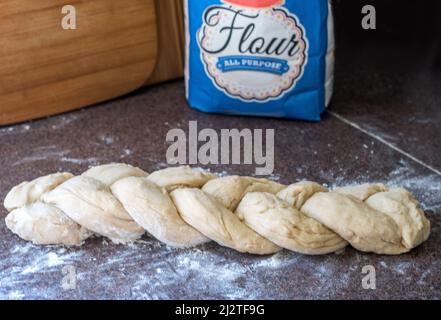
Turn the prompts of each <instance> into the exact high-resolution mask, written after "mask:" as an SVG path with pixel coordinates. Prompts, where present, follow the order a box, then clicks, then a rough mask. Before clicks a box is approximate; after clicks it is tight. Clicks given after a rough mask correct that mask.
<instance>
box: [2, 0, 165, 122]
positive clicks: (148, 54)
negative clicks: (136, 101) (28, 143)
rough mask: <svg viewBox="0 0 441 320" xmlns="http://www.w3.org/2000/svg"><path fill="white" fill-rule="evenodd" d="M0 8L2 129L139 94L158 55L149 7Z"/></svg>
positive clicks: (101, 3)
mask: <svg viewBox="0 0 441 320" xmlns="http://www.w3.org/2000/svg"><path fill="white" fill-rule="evenodd" d="M65 4H66V2H65V1H63V0H39V1H33V0H4V1H1V2H0V42H1V48H0V125H4V124H10V123H15V122H20V121H24V120H27V119H32V118H39V117H43V116H47V115H51V114H56V113H61V112H64V111H68V110H72V109H75V108H79V107H82V106H87V105H91V104H94V103H97V102H101V101H104V100H108V99H111V98H114V97H117V96H120V95H123V94H125V93H128V92H130V91H132V90H134V89H136V88H138V87H140V86H142V85H143V84H144V83H145V82H146V81H147V79H148V78H149V76H150V75H151V73H152V72H153V69H154V67H155V63H156V55H157V35H156V16H155V7H154V0H127V1H119V0H93V1H81V0H74V1H70V2H69V4H70V5H73V6H74V7H75V8H76V11H77V29H76V30H64V29H63V28H62V26H61V21H62V18H63V14H62V12H61V10H62V7H63V6H64V5H65Z"/></svg>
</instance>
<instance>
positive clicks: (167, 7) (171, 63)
mask: <svg viewBox="0 0 441 320" xmlns="http://www.w3.org/2000/svg"><path fill="white" fill-rule="evenodd" d="M155 3H156V17H157V21H158V60H157V62H156V67H155V70H154V71H153V74H152V76H151V77H150V78H149V79H148V81H147V85H150V84H156V83H159V82H163V81H167V80H172V79H177V78H181V77H183V75H184V61H185V60H184V59H185V50H184V48H185V32H184V2H183V1H182V0H156V2H155Z"/></svg>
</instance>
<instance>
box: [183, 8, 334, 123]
mask: <svg viewBox="0 0 441 320" xmlns="http://www.w3.org/2000/svg"><path fill="white" fill-rule="evenodd" d="M185 4H186V32H187V37H186V39H187V63H186V83H187V100H188V102H189V104H190V106H191V107H193V108H196V109H198V110H201V111H204V112H212V113H227V114H236V115H253V116H267V117H279V118H290V119H303V120H312V121H318V120H320V114H321V113H322V112H323V111H324V110H325V108H326V107H327V105H328V104H329V101H330V99H331V96H332V89H333V82H334V76H333V74H334V30H333V29H334V28H333V17H332V12H331V5H330V0H222V1H220V0H185Z"/></svg>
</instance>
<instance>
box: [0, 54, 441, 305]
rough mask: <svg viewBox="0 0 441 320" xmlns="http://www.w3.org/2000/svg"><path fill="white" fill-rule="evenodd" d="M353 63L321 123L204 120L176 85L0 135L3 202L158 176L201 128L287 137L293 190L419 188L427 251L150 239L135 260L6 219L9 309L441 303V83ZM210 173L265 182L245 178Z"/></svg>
mask: <svg viewBox="0 0 441 320" xmlns="http://www.w3.org/2000/svg"><path fill="white" fill-rule="evenodd" d="M363 52H364V53H363V54H366V55H369V52H367V51H363ZM360 54H361V53H360ZM341 59H344V62H345V63H344V65H345V66H344V68H340V69H339V68H337V85H336V95H335V98H334V100H333V103H332V106H331V108H330V112H329V113H325V114H324V116H323V121H322V122H320V123H306V122H296V121H287V120H276V119H258V118H244V117H242V118H241V117H229V116H222V115H209V114H203V113H199V112H197V111H194V110H191V109H189V108H188V107H187V106H186V102H185V98H184V84H183V82H182V81H176V82H172V83H168V84H163V85H160V86H157V87H153V88H146V89H142V90H139V91H138V92H136V93H133V94H131V95H129V96H127V97H122V98H120V99H117V100H114V101H111V102H108V103H104V104H101V105H98V106H94V107H90V108H87V109H83V110H79V111H75V112H71V113H67V114H64V115H60V116H55V117H51V118H47V119H42V120H38V121H33V122H29V123H23V124H19V125H16V126H11V127H3V128H0V154H1V158H0V177H1V178H0V199H4V197H5V195H6V193H7V192H8V191H9V189H10V188H11V187H12V186H14V185H16V184H17V183H19V182H21V181H24V180H29V179H33V178H35V177H38V176H40V175H44V174H47V173H50V172H55V171H71V172H72V173H75V174H78V173H81V172H82V171H84V170H85V169H87V168H88V167H89V166H92V165H97V164H104V163H108V162H126V163H130V164H133V165H136V166H140V167H141V168H143V169H145V170H147V171H153V170H156V169H160V168H163V167H165V166H166V163H165V153H166V149H167V147H168V145H167V144H166V143H165V135H166V133H167V131H168V130H170V129H171V128H177V127H180V128H182V129H184V130H186V128H187V127H188V122H189V121H190V120H197V121H198V126H199V128H214V129H221V128H244V127H247V128H251V129H253V128H261V129H266V128H268V129H275V130H276V140H275V144H276V145H275V156H276V158H275V170H274V174H273V175H272V176H271V177H270V178H271V179H276V180H278V181H280V182H282V183H289V182H295V181H298V180H303V179H308V180H315V181H318V182H320V183H325V184H328V185H329V186H340V185H346V184H355V183H364V182H377V181H378V182H384V183H388V184H391V185H397V186H404V187H407V188H408V189H410V190H411V191H412V192H413V193H414V194H415V196H416V197H417V198H418V199H419V200H420V201H421V203H422V206H423V208H424V209H425V211H426V213H427V216H428V217H429V219H430V221H431V223H432V234H431V237H430V239H429V240H428V241H427V242H426V243H424V244H423V245H421V246H420V247H418V248H416V249H415V250H413V251H412V252H411V253H408V254H405V255H401V256H381V255H373V254H364V253H359V252H357V251H355V250H353V249H352V248H350V247H348V248H347V249H346V250H345V251H343V252H341V253H339V254H330V255H326V256H316V257H315V256H314V257H311V256H305V255H300V254H296V253H291V252H288V251H282V252H281V253H278V254H276V255H273V256H269V257H255V256H251V255H247V254H240V253H237V252H234V251H233V250H230V249H226V248H222V247H220V246H218V245H216V244H213V243H210V244H208V245H204V246H201V247H197V248H192V249H172V248H168V247H166V246H165V245H162V244H160V243H159V242H157V241H156V240H154V239H149V238H147V237H145V238H143V239H142V241H139V242H136V243H135V244H133V245H130V246H121V245H114V244H111V243H110V242H108V241H106V240H104V239H102V238H95V239H92V240H89V241H87V243H86V244H85V245H84V246H83V247H81V248H64V247H57V246H50V247H38V246H35V245H32V244H29V243H27V242H25V241H22V240H20V239H19V238H18V237H17V236H15V235H14V234H12V233H11V232H9V230H7V228H6V226H5V223H4V219H3V218H4V217H5V216H6V211H5V209H3V208H0V218H1V219H0V298H3V299H4V298H6V299H8V298H9V299H46V298H53V299H77V298H79V299H89V298H93V299H95V298H98V299H105V298H112V299H169V298H170V299H210V298H215V299H217V298H226V299H292V298H300V299H315V298H318V299H327V298H337V299H400V298H407V299H414V298H416V299H429V298H438V299H439V298H441V260H440V258H441V247H440V245H439V244H440V243H441V234H440V224H441V218H440V217H441V174H440V172H439V170H441V153H440V151H439V150H441V139H440V137H441V126H440V123H441V113H440V112H439V111H438V110H439V108H440V106H441V92H440V90H438V89H439V87H438V89H437V87H436V86H439V83H440V80H441V77H440V74H439V72H438V73H436V72H435V71H431V69H429V68H426V69H424V66H420V67H419V68H416V67H415V70H414V69H406V72H404V71H403V69H402V68H399V66H400V63H399V62H397V60H396V57H395V56H393V55H391V56H390V57H388V56H387V55H385V56H383V61H382V62H381V63H382V64H384V65H385V66H387V69H382V68H377V69H375V70H373V69H372V68H371V67H370V66H369V65H360V64H358V63H357V61H356V60H355V59H351V57H350V56H347V57H343V58H341ZM345 70H350V72H345ZM381 70H384V71H381ZM209 168H210V169H211V170H212V171H215V172H226V173H228V174H242V175H252V174H253V173H254V167H253V166H245V165H231V166H222V165H219V166H216V167H209ZM366 265H372V266H374V267H375V269H376V277H377V281H376V289H375V290H365V289H363V287H362V278H363V277H364V275H363V274H362V268H363V267H364V266H366ZM72 274H73V275H74V279H75V283H72V282H68V284H70V286H69V288H66V286H64V285H63V283H64V284H66V282H65V281H66V276H67V275H72ZM69 279H72V278H69ZM73 284H74V286H73ZM73 287H75V288H73Z"/></svg>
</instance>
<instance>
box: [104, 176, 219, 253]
mask: <svg viewBox="0 0 441 320" xmlns="http://www.w3.org/2000/svg"><path fill="white" fill-rule="evenodd" d="M111 188H112V193H113V194H114V195H115V197H116V198H117V199H118V200H119V201H120V202H121V203H122V205H123V206H124V208H125V209H126V211H127V212H128V213H129V214H130V216H131V217H132V218H133V219H134V220H135V221H136V223H138V224H139V225H140V226H141V227H143V228H144V229H145V230H147V232H149V233H150V234H151V235H152V236H154V237H155V238H156V239H158V240H159V241H161V242H164V243H166V244H168V245H171V246H175V247H191V246H196V245H199V244H202V243H204V242H208V241H210V240H209V239H208V238H207V237H205V236H204V235H202V234H201V233H200V232H199V231H197V230H196V229H194V228H192V227H191V226H190V225H188V224H187V223H185V222H184V220H182V218H181V216H180V215H179V214H178V211H177V210H176V207H175V205H174V204H173V202H172V201H171V199H170V197H169V195H168V193H167V191H165V190H164V189H161V188H160V187H159V186H158V185H156V184H155V183H153V182H151V181H150V180H147V179H146V178H138V177H129V178H125V179H122V180H119V181H117V182H116V183H114V184H113V185H112V187H111Z"/></svg>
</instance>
